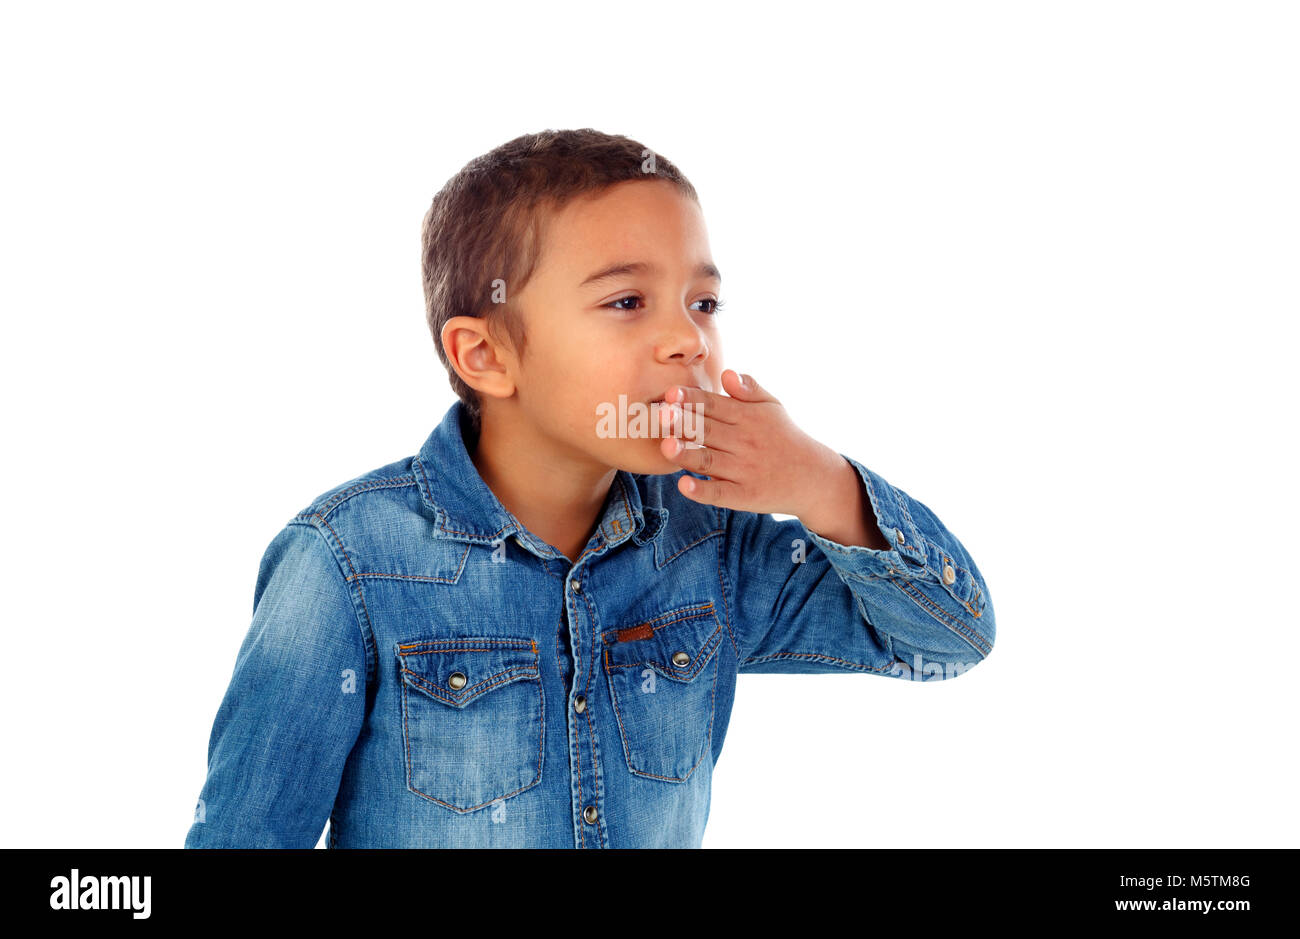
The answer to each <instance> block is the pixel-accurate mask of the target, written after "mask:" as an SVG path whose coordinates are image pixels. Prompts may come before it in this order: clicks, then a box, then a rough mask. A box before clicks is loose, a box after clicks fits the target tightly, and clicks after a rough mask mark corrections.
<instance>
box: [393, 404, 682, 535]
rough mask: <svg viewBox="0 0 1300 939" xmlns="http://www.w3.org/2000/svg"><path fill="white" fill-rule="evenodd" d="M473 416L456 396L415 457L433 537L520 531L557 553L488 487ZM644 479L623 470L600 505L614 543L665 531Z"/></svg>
mask: <svg viewBox="0 0 1300 939" xmlns="http://www.w3.org/2000/svg"><path fill="white" fill-rule="evenodd" d="M468 426H469V415H468V412H467V411H466V410H465V405H464V403H463V402H461V401H460V400H457V401H456V402H455V403H454V404H453V405H452V406H451V407H450V408H448V409H447V413H446V414H445V415H443V418H442V421H441V422H440V423H439V424H438V426H437V427H435V428H434V429H433V433H431V434H430V435H429V437H428V439H427V440H425V442H424V445H423V446H422V447H420V452H419V453H418V454H417V455H416V457H415V459H414V460H413V461H412V469H413V470H414V472H415V479H416V483H417V485H418V487H419V490H420V498H421V499H422V500H423V502H424V504H425V506H426V507H427V508H428V509H429V510H430V511H431V512H433V513H434V516H435V518H436V523H435V525H434V535H435V537H438V538H448V539H451V540H453V541H466V542H474V543H479V544H494V543H496V542H498V541H500V540H502V539H504V538H508V537H510V536H511V535H516V536H517V537H518V539H519V541H520V542H521V544H523V545H524V546H525V547H528V548H530V549H531V550H532V551H533V552H534V553H535V554H538V555H540V556H542V557H560V554H559V552H557V551H556V550H554V549H553V548H552V547H551V546H550V545H548V544H546V543H545V542H543V541H542V540H541V539H540V538H538V537H536V536H535V535H533V534H532V533H531V532H529V531H528V530H527V529H526V528H524V526H523V525H522V524H521V523H520V521H519V520H518V519H517V518H515V516H514V515H513V514H512V513H511V512H510V511H509V510H508V509H506V507H505V506H504V505H502V504H501V500H500V499H498V498H497V497H496V494H495V493H494V492H493V491H492V490H491V489H489V488H488V485H487V483H485V482H484V481H483V477H482V476H480V475H479V472H478V467H476V466H475V465H474V461H473V460H471V459H470V455H469V450H468V449H467V447H466V445H465V437H466V433H467V428H468ZM640 483H641V479H640V478H639V476H638V475H637V474H633V473H629V472H628V471H626V470H619V471H618V472H617V473H616V475H615V477H614V481H613V482H612V483H611V484H610V487H609V495H608V496H607V497H606V499H605V504H604V507H603V509H602V515H601V521H600V532H601V535H602V536H603V539H604V541H605V542H607V543H608V544H609V545H610V546H613V545H616V544H619V543H621V542H622V541H624V540H626V539H627V538H632V539H634V540H635V541H636V543H637V544H645V543H646V542H647V541H649V540H650V539H652V538H654V537H655V536H656V535H657V534H659V532H660V531H661V530H662V528H663V526H664V524H665V523H666V522H667V521H668V510H667V509H665V508H660V507H655V506H646V505H644V503H643V500H642V493H641V485H640Z"/></svg>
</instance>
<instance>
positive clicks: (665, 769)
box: [602, 602, 723, 782]
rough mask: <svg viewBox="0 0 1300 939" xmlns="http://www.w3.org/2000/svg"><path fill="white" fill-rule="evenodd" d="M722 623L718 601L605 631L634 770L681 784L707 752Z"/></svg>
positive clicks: (617, 712) (612, 684) (617, 708)
mask: <svg viewBox="0 0 1300 939" xmlns="http://www.w3.org/2000/svg"><path fill="white" fill-rule="evenodd" d="M722 638H723V631H722V624H721V623H720V622H719V621H718V618H717V615H716V614H715V612H714V606H713V603H712V602H708V603H696V604H691V605H688V606H684V607H680V608H678V609H674V610H671V611H668V612H665V613H661V614H660V615H658V616H656V617H654V618H653V619H650V620H646V621H642V622H639V623H634V624H629V625H627V626H624V627H620V628H617V629H610V630H607V631H605V632H604V633H602V640H603V642H604V650H605V653H604V663H605V675H606V676H607V678H608V681H609V690H610V697H611V699H612V703H613V707H614V716H615V718H616V719H617V721H618V729H619V734H620V735H621V736H622V740H623V754H624V756H625V757H626V759H627V766H628V769H629V770H631V771H632V772H633V773H635V774H637V775H638V776H648V777H652V778H654V779H662V780H664V781H666V782H683V781H685V780H686V779H687V777H689V776H690V775H691V773H693V772H694V771H695V768H696V767H697V766H699V764H700V761H701V760H702V759H704V757H705V755H706V754H707V753H708V751H709V745H710V741H711V740H712V736H713V699H714V694H715V692H716V691H717V683H718V656H717V651H718V647H719V646H720V645H721V643H722Z"/></svg>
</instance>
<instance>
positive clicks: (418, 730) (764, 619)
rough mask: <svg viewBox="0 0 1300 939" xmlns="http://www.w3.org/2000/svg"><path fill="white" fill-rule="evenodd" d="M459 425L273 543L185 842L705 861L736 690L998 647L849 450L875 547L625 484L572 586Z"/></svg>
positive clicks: (982, 591)
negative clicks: (518, 850)
mask: <svg viewBox="0 0 1300 939" xmlns="http://www.w3.org/2000/svg"><path fill="white" fill-rule="evenodd" d="M463 422H464V411H463V407H462V405H461V404H460V403H459V402H457V403H456V404H454V405H453V406H452V407H451V408H450V409H449V410H448V411H447V413H446V416H445V417H444V418H443V419H442V421H441V423H440V424H439V425H438V426H437V428H435V430H434V431H433V433H432V434H430V436H429V437H428V439H427V440H426V441H425V443H424V445H423V446H422V447H421V449H420V452H419V453H418V454H417V455H415V456H414V457H409V458H406V459H403V460H399V461H397V462H395V463H391V464H389V465H387V466H383V467H380V468H378V469H376V470H374V471H372V472H369V473H366V474H365V475H363V476H358V477H357V478H355V479H353V480H350V481H348V482H346V483H343V484H342V485H339V486H337V487H335V488H334V489H331V490H330V491H328V492H326V493H323V494H322V495H320V496H319V497H317V498H316V499H315V500H313V501H312V503H311V504H310V505H309V506H307V507H306V508H305V509H304V510H303V511H302V512H300V513H299V514H297V515H295V516H294V517H293V518H292V519H290V520H289V521H288V523H287V524H286V525H285V527H284V528H283V530H281V531H280V532H279V533H278V534H277V535H276V536H275V538H274V539H273V540H272V541H271V543H270V545H269V547H268V548H267V550H266V553H265V555H264V556H263V558H262V562H261V569H260V572H259V574H258V578H257V586H256V589H255V591H254V596H253V601H254V602H253V619H252V624H251V626H250V628H249V630H248V633H247V636H246V637H245V639H244V641H243V644H242V646H241V648H240V650H239V654H238V657H237V659H236V661H235V668H234V674H233V676H232V678H231V681H230V685H229V688H228V689H227V691H226V693H225V697H224V699H223V700H222V702H221V704H220V707H219V709H218V711H217V715H216V720H215V722H214V724H213V727H212V735H211V739H210V743H209V750H208V774H207V778H206V780H205V782H204V784H203V787H202V791H201V793H200V801H199V804H198V808H197V810H196V816H195V822H194V824H193V825H192V826H191V827H190V829H189V832H188V835H187V837H186V839H185V846H186V847H195V848H202V847H291V848H310V847H313V846H314V845H315V844H316V842H317V841H318V839H319V837H320V834H321V831H322V830H323V828H324V826H325V823H326V821H327V820H328V822H329V824H330V832H329V838H328V839H327V844H328V845H329V846H330V847H332V848H352V847H542V848H556V847H574V848H595V847H615V848H627V847H699V846H700V843H701V839H702V838H703V834H704V827H705V823H706V821H707V820H708V816H709V798H710V780H711V777H712V772H713V767H714V765H715V764H716V763H717V760H718V758H719V756H720V754H721V753H722V744H723V741H724V740H725V739H726V733H727V724H728V721H729V718H730V716H731V706H732V702H733V700H734V696H735V687H736V675H737V674H738V673H741V672H800V673H810V672H856V673H859V674H862V675H880V676H886V677H893V678H903V679H912V680H915V679H920V680H926V679H930V678H947V677H951V676H953V675H955V674H960V672H961V671H962V670H963V669H964V668H968V667H970V666H972V665H974V664H975V663H977V662H979V661H981V660H983V659H984V657H985V656H987V655H988V654H989V651H990V650H991V649H992V647H993V640H994V632H995V630H994V619H993V605H992V603H991V600H990V597H989V592H988V588H987V587H986V586H985V583H984V580H983V578H982V577H981V575H980V573H979V570H978V568H976V566H975V562H974V561H973V560H972V559H971V557H970V555H969V554H967V552H966V550H965V549H964V548H963V547H962V545H961V543H960V542H958V540H957V539H956V538H955V537H954V536H953V535H952V534H951V533H949V532H948V530H947V529H946V528H945V527H944V526H943V524H942V523H941V522H940V521H939V519H938V518H936V517H935V515H934V513H933V512H931V511H930V510H929V509H928V508H927V507H926V506H925V505H923V504H922V503H921V502H919V501H917V500H916V499H914V498H911V497H910V496H908V495H907V494H906V493H904V492H903V491H902V490H901V489H898V488H895V487H893V486H891V485H890V484H889V483H888V482H886V481H885V480H884V479H882V478H881V477H880V476H879V475H877V474H876V473H874V472H872V471H871V470H869V469H867V468H866V467H865V466H863V465H862V464H861V463H858V462H857V461H855V460H852V459H851V458H849V457H847V456H845V459H847V460H849V462H850V463H851V464H852V465H853V466H854V467H855V468H856V469H857V471H858V474H859V475H860V476H861V478H862V480H863V483H864V484H865V487H866V492H867V494H868V496H869V499H870V505H871V509H872V510H873V511H874V513H875V518H876V522H877V524H878V525H879V528H880V531H881V533H882V534H883V535H884V536H885V537H886V538H887V539H888V540H889V543H890V545H891V548H890V549H889V550H886V551H877V550H873V549H870V548H865V547H859V546H850V547H846V546H844V545H840V544H836V543H835V542H832V541H829V540H827V539H825V538H822V537H820V536H818V535H815V534H812V533H811V532H809V531H808V530H807V529H806V528H805V527H804V526H803V525H802V523H800V522H799V521H798V520H797V519H786V520H782V521H778V520H776V519H774V518H773V517H772V516H771V515H758V514H755V513H751V512H738V511H733V510H731V509H725V508H716V507H713V506H706V505H700V504H698V503H695V502H692V501H691V500H689V499H687V498H686V497H685V496H682V495H681V494H680V493H679V492H678V491H677V486H676V483H677V476H678V475H680V473H681V472H686V471H684V470H683V471H679V472H678V473H677V474H672V475H663V476H653V475H652V476H643V475H638V474H632V473H628V472H625V471H619V472H618V473H617V475H616V477H615V479H614V482H613V484H612V486H611V487H610V492H609V495H608V497H607V499H606V501H605V504H604V507H603V510H602V513H601V521H600V525H599V528H598V529H597V530H596V531H595V533H594V534H593V535H592V538H591V540H590V541H589V542H588V544H587V546H586V549H585V550H584V551H583V553H582V554H581V556H580V557H579V558H578V559H577V560H576V562H575V563H572V564H570V563H569V561H568V560H567V559H565V558H564V556H563V555H561V554H560V553H559V552H557V551H556V550H554V549H553V548H551V547H550V546H548V545H547V544H545V543H544V542H542V541H541V540H540V539H539V538H537V537H536V536H534V535H533V534H531V533H530V532H528V531H527V530H526V529H525V528H524V527H523V526H522V525H521V524H520V523H519V522H518V521H517V520H516V519H515V518H514V517H513V516H512V515H511V514H510V513H509V512H508V511H507V510H506V509H505V508H504V507H503V506H502V505H501V503H500V501H499V500H498V499H497V498H496V497H495V496H494V495H493V493H492V491H491V490H490V489H489V488H488V487H487V485H486V484H485V483H484V482H483V480H482V478H481V477H480V476H479V474H478V472H477V470H476V468H475V466H474V464H473V462H472V461H471V460H470V456H469V453H468V452H467V450H466V445H465V438H464V427H465V425H464V423H463ZM692 475H695V474H692ZM699 478H705V477H703V476H700V477H699ZM842 720H843V721H844V731H845V734H846V735H847V734H854V733H856V729H855V728H856V726H857V723H856V720H857V718H856V717H855V716H853V715H844V716H843V718H842Z"/></svg>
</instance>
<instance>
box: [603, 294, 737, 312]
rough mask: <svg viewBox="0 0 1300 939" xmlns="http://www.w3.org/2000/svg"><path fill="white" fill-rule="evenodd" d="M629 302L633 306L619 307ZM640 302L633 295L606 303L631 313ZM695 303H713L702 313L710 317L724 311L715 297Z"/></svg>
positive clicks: (720, 302)
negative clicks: (631, 302) (721, 310)
mask: <svg viewBox="0 0 1300 939" xmlns="http://www.w3.org/2000/svg"><path fill="white" fill-rule="evenodd" d="M629 300H631V301H633V306H618V304H620V303H627V302H628V301H629ZM639 302H641V298H640V297H638V296H636V294H633V295H631V296H628V297H619V298H618V299H617V300H611V301H610V302H609V303H606V304H605V306H607V307H613V308H614V309H616V310H627V311H629V312H630V311H632V310H635V309H636V306H635V304H636V303H639ZM695 302H696V303H711V304H713V305H712V306H710V307H709V308H708V309H707V310H702V311H701V312H703V313H708V314H710V315H712V314H714V313H717V312H718V310H720V309H722V301H721V300H715V299H714V298H713V297H705V298H703V299H702V300H696V301H695Z"/></svg>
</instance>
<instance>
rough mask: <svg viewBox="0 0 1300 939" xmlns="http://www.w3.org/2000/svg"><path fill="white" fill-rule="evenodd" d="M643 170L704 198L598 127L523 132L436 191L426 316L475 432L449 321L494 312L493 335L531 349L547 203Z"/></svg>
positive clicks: (424, 251)
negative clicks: (526, 307)
mask: <svg viewBox="0 0 1300 939" xmlns="http://www.w3.org/2000/svg"><path fill="white" fill-rule="evenodd" d="M647 167H649V168H647ZM634 179H638V180H645V179H662V180H667V181H668V182H671V183H673V184H675V185H676V186H677V188H678V190H679V191H680V192H681V193H682V195H684V196H687V197H688V198H690V199H692V200H694V201H695V202H696V203H698V202H699V196H698V195H697V194H696V192H695V187H694V186H692V185H691V183H690V181H689V180H687V178H686V177H685V176H684V175H683V174H682V173H681V171H680V170H678V169H677V167H676V166H674V165H673V164H672V162H670V161H669V160H667V159H666V158H664V157H662V156H660V155H659V154H657V153H653V152H651V151H650V149H649V148H648V147H646V146H644V145H643V144H641V143H640V142H638V141H636V140H632V139H631V138H629V137H624V136H621V135H617V134H604V133H601V132H600V131H598V130H593V129H591V128H590V127H587V128H583V129H581V130H544V131H542V132H541V133H536V134H524V135H523V136H520V137H516V138H515V139H514V140H511V141H509V142H507V143H504V144H502V145H501V146H499V147H497V148H496V149H495V150H492V151H490V152H488V153H485V154H483V155H482V156H480V157H476V158H475V159H473V160H471V161H470V162H469V163H467V164H466V165H465V166H464V168H462V169H461V170H460V172H458V173H457V174H456V175H455V176H453V177H452V178H451V179H450V180H448V181H447V184H446V185H445V186H443V187H442V189H441V190H439V191H438V193H437V195H435V196H434V197H433V203H432V204H431V205H430V206H429V211H428V212H427V213H425V216H424V225H423V230H422V233H421V239H420V240H421V255H422V257H421V269H422V274H423V281H424V305H425V318H426V319H427V321H428V324H429V331H430V332H432V333H433V343H434V345H435V346H436V347H437V350H438V358H439V359H441V360H442V364H443V366H444V367H445V368H446V369H447V375H448V379H449V380H450V382H451V387H452V390H453V391H455V392H456V395H457V396H458V397H459V398H460V400H461V401H462V402H464V404H465V408H466V411H467V412H468V414H469V418H470V422H471V426H472V429H473V432H474V433H475V434H477V433H478V432H479V430H480V428H481V418H482V409H481V404H480V402H479V397H478V393H477V392H475V391H474V389H473V388H471V387H469V385H467V384H465V382H464V380H463V379H461V377H460V376H459V375H458V374H456V370H455V369H454V368H452V367H451V363H450V361H448V358H447V352H446V350H445V349H444V348H443V346H442V327H443V326H444V324H446V322H447V321H448V320H449V319H451V318H452V317H453V316H474V317H479V318H484V319H486V321H487V328H488V330H489V332H490V333H492V335H494V336H497V337H500V331H499V329H498V327H500V328H503V329H504V330H505V333H506V335H507V336H508V337H509V343H510V346H511V348H512V349H513V350H514V351H515V354H516V355H518V356H520V357H521V358H522V357H523V354H524V348H525V347H526V345H527V341H528V337H527V336H526V335H525V333H524V326H523V320H522V318H521V317H520V314H519V310H518V309H517V308H516V307H515V304H514V302H513V298H514V297H515V296H517V295H518V294H519V292H520V291H521V290H523V288H524V286H525V285H526V284H527V283H528V280H529V278H530V277H532V275H533V272H534V271H535V269H536V267H537V262H538V259H539V258H540V256H541V249H542V238H543V235H544V233H545V225H546V221H547V219H548V217H549V216H548V215H547V212H548V211H552V210H557V209H559V208H561V207H562V206H563V205H564V204H565V203H566V202H568V201H569V200H570V199H571V198H573V197H574V196H577V195H580V194H583V193H590V192H596V191H599V190H601V189H605V188H606V187H608V186H612V185H614V184H616V183H620V182H625V181H627V180H634ZM498 279H500V280H501V281H502V282H504V283H505V284H506V285H507V287H508V291H507V293H506V294H505V302H503V303H494V302H493V293H494V287H495V285H494V282H495V281H497V280H498Z"/></svg>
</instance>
